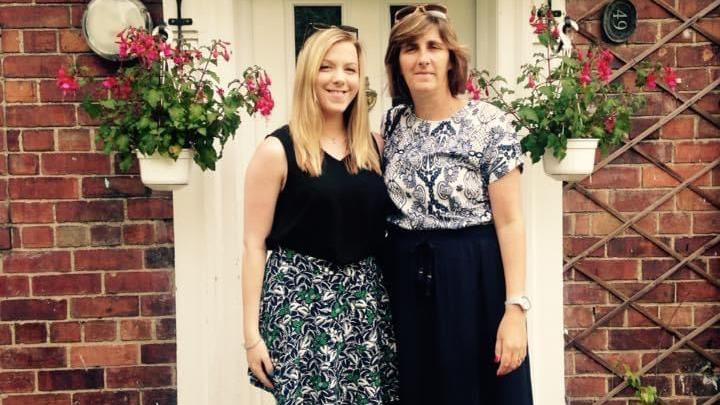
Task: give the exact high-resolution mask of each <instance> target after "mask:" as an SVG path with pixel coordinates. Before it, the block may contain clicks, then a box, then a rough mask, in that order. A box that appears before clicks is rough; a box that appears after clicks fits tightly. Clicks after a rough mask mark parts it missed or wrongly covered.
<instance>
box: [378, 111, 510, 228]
mask: <svg viewBox="0 0 720 405" xmlns="http://www.w3.org/2000/svg"><path fill="white" fill-rule="evenodd" d="M393 123H396V125H393ZM390 130H392V133H387V132H388V131H390ZM382 134H383V137H384V138H385V149H384V151H383V157H384V161H385V184H386V185H387V187H388V191H389V193H390V198H391V199H392V200H393V203H395V206H396V207H397V208H398V209H399V211H398V212H396V213H395V214H392V215H390V216H389V218H388V219H389V221H390V222H391V223H393V224H395V225H397V226H399V227H401V228H404V229H459V228H465V227H468V226H473V225H481V224H488V223H491V222H492V220H493V218H492V212H491V210H490V198H489V196H488V184H490V183H492V182H494V181H497V180H498V179H500V178H501V177H503V176H504V175H506V174H508V173H510V172H511V171H512V170H513V169H515V168H516V167H520V168H522V151H521V148H520V141H519V139H518V137H517V134H516V133H515V131H514V129H513V127H512V125H511V118H510V117H509V116H508V115H507V114H506V113H505V112H503V111H502V110H500V109H499V108H497V107H495V106H493V105H492V104H489V103H485V102H483V101H470V102H468V104H467V105H466V106H465V107H463V108H462V109H460V111H458V112H457V113H455V114H454V115H453V116H452V117H450V118H449V119H447V120H443V121H427V120H423V119H421V118H418V117H417V116H416V115H415V113H414V112H413V110H412V108H411V107H408V106H405V105H400V106H397V107H394V108H392V109H391V110H389V111H388V112H387V114H386V116H385V119H384V120H383V125H382Z"/></svg>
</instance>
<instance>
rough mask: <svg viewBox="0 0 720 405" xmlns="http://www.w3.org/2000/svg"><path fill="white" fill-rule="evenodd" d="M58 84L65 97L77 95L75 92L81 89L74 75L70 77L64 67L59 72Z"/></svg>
mask: <svg viewBox="0 0 720 405" xmlns="http://www.w3.org/2000/svg"><path fill="white" fill-rule="evenodd" d="M56 84H57V86H58V87H59V88H60V90H62V93H63V96H66V95H68V94H75V92H77V91H78V89H79V88H80V84H79V83H78V81H77V79H76V78H75V77H73V76H72V75H69V74H68V73H67V72H66V71H65V68H63V67H61V68H60V69H59V70H58V76H57V81H56Z"/></svg>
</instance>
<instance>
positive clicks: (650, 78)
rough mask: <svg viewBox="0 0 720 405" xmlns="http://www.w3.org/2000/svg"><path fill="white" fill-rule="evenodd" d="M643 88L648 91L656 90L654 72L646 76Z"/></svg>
mask: <svg viewBox="0 0 720 405" xmlns="http://www.w3.org/2000/svg"><path fill="white" fill-rule="evenodd" d="M646 80H647V81H646V83H645V87H647V88H648V89H650V90H655V89H656V88H657V78H656V77H655V72H650V73H649V74H648V75H647V79H646Z"/></svg>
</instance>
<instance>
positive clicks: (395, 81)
mask: <svg viewBox="0 0 720 405" xmlns="http://www.w3.org/2000/svg"><path fill="white" fill-rule="evenodd" d="M432 27H437V29H438V32H439V33H440V38H442V40H443V42H444V43H445V45H446V46H447V47H448V51H449V52H450V66H451V68H450V70H449V71H448V87H449V88H450V94H452V95H453V96H457V95H458V94H462V93H464V92H465V82H467V77H468V64H469V62H468V60H469V59H470V57H469V53H468V50H467V48H466V47H465V46H464V45H462V44H461V43H460V41H459V40H458V37H457V33H456V32H455V28H453V26H452V24H450V22H449V20H447V19H445V18H438V17H436V16H434V15H432V14H429V13H415V14H411V15H409V16H407V17H405V18H403V19H402V20H400V21H399V22H398V23H396V24H395V26H393V28H392V30H391V31H390V39H389V40H388V47H387V51H385V71H386V73H387V76H388V89H389V90H390V96H391V97H393V98H400V99H402V100H404V101H408V102H412V98H411V97H410V89H408V86H407V83H406V82H405V78H403V75H402V70H401V69H400V51H401V50H402V47H403V45H407V44H410V43H413V42H415V41H417V39H418V38H420V37H421V36H422V35H423V34H425V33H426V32H427V31H428V30H430V29H431V28H432Z"/></svg>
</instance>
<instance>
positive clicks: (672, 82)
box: [663, 66, 680, 91]
mask: <svg viewBox="0 0 720 405" xmlns="http://www.w3.org/2000/svg"><path fill="white" fill-rule="evenodd" d="M663 80H665V83H666V84H667V86H668V87H670V90H671V91H675V89H676V88H677V85H678V83H679V82H680V80H679V79H678V77H677V74H676V73H675V71H674V70H673V68H671V67H670V66H665V77H664V78H663Z"/></svg>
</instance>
